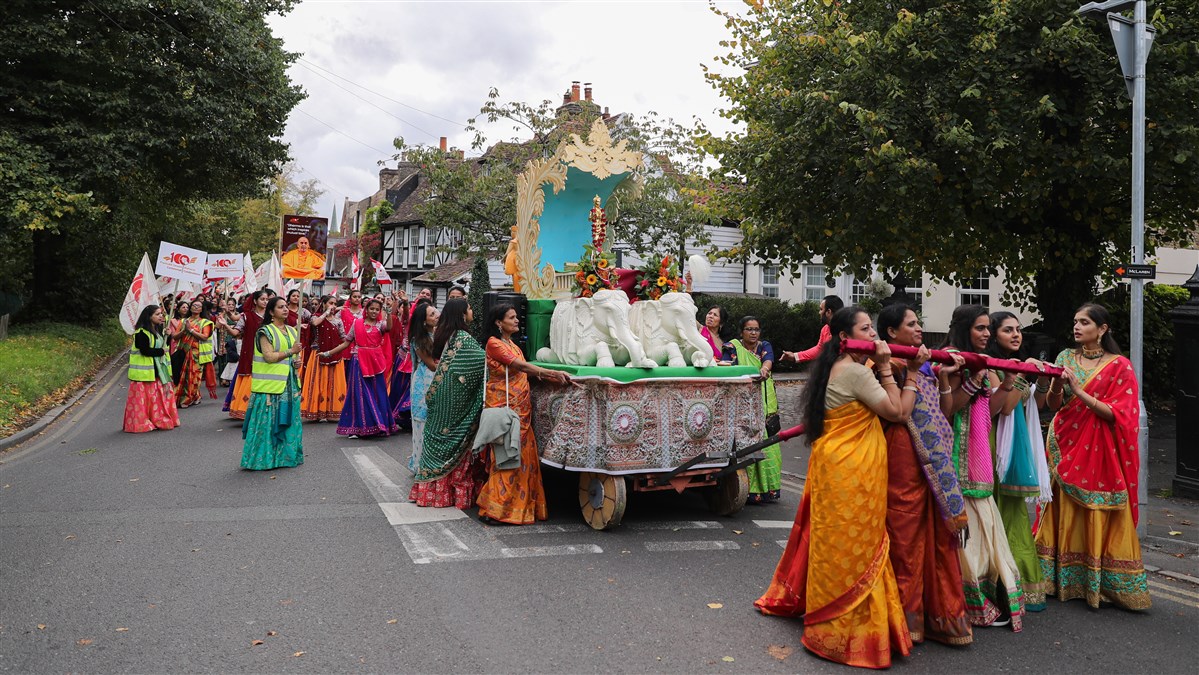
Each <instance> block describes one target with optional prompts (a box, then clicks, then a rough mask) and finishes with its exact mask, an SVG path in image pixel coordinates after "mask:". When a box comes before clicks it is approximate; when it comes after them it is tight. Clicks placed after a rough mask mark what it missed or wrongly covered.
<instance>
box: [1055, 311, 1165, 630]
mask: <svg viewBox="0 0 1199 675" xmlns="http://www.w3.org/2000/svg"><path fill="white" fill-rule="evenodd" d="M1074 341H1075V342H1077V343H1078V345H1079V348H1078V349H1067V350H1064V351H1063V352H1062V353H1061V354H1058V356H1057V361H1056V364H1057V365H1059V366H1062V367H1063V368H1065V369H1066V370H1065V373H1064V374H1063V376H1062V378H1061V379H1059V380H1056V381H1054V383H1053V384H1052V385H1050V387H1049V395H1048V397H1047V400H1046V402H1047V403H1048V405H1049V408H1050V410H1057V411H1058V412H1057V415H1055V416H1054V418H1053V424H1052V425H1051V426H1050V428H1049V442H1048V444H1047V445H1048V448H1047V450H1048V451H1049V466H1050V471H1051V474H1052V477H1053V501H1052V502H1050V503H1049V504H1048V505H1047V506H1046V507H1045V510H1044V511H1042V512H1041V517H1040V519H1039V520H1038V522H1037V533H1036V542H1037V557H1038V558H1040V561H1041V571H1042V572H1043V573H1044V575H1045V585H1046V586H1047V587H1048V590H1047V593H1048V594H1049V595H1056V596H1057V597H1058V599H1059V600H1063V601H1064V600H1073V599H1074V598H1083V599H1085V600H1086V602H1087V604H1088V605H1090V606H1091V607H1098V606H1099V603H1100V601H1104V602H1111V603H1114V604H1116V605H1117V606H1119V607H1123V608H1125V609H1148V608H1149V606H1150V600H1149V585H1148V583H1149V582H1148V580H1147V579H1146V577H1145V566H1144V564H1143V563H1142V562H1141V542H1140V540H1139V539H1138V538H1137V530H1136V526H1137V518H1138V515H1139V514H1138V513H1137V477H1138V471H1139V470H1140V453H1139V449H1138V443H1137V424H1138V418H1139V417H1140V409H1139V406H1138V402H1137V401H1138V394H1137V389H1138V385H1137V380H1136V376H1135V374H1134V372H1133V369H1132V363H1131V362H1130V361H1129V360H1128V359H1126V358H1124V357H1123V356H1121V355H1120V347H1119V345H1117V344H1116V339H1115V338H1114V337H1112V333H1111V329H1110V319H1109V316H1108V312H1107V309H1105V308H1104V307H1102V306H1100V305H1095V304H1087V305H1083V306H1082V307H1079V308H1078V311H1077V312H1076V313H1075V314H1074Z"/></svg>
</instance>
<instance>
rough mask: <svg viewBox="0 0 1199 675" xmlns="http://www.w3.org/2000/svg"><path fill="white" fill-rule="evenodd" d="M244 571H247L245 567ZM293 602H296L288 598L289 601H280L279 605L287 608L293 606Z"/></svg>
mask: <svg viewBox="0 0 1199 675" xmlns="http://www.w3.org/2000/svg"><path fill="white" fill-rule="evenodd" d="M242 569H243V570H244V569H246V568H244V567H243V568H242ZM293 602H295V600H292V599H291V598H288V599H286V600H280V601H279V604H280V605H284V606H286V605H290V604H291V603H293Z"/></svg>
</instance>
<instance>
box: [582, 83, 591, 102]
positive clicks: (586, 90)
mask: <svg viewBox="0 0 1199 675" xmlns="http://www.w3.org/2000/svg"><path fill="white" fill-rule="evenodd" d="M583 99H584V100H586V101H587V102H588V103H590V102H591V83H590V82H584V83H583Z"/></svg>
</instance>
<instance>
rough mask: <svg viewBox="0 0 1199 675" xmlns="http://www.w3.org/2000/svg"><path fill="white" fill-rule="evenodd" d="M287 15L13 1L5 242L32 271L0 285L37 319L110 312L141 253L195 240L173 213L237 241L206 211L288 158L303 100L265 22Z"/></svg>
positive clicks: (232, 7) (205, 6) (0, 226)
mask: <svg viewBox="0 0 1199 675" xmlns="http://www.w3.org/2000/svg"><path fill="white" fill-rule="evenodd" d="M293 4H294V3H293V1H292V0H205V1H203V2H201V1H200V0H166V1H164V2H153V3H148V2H145V1H144V0H104V1H103V2H97V1H90V0H10V1H9V2H7V3H5V9H4V21H3V22H0V42H2V43H3V44H5V45H6V46H5V57H4V59H3V60H2V62H0V100H3V101H5V114H4V115H3V116H2V117H0V138H3V139H4V140H3V141H2V142H3V144H4V145H5V148H4V151H3V152H0V155H2V156H4V158H5V159H4V160H3V163H2V164H0V167H2V168H0V173H2V174H3V176H4V178H0V180H5V181H6V182H15V183H16V184H17V185H16V189H5V190H2V191H0V231H3V232H4V233H5V234H4V235H3V236H4V237H5V242H4V243H9V242H13V243H15V244H16V248H14V249H10V250H7V251H6V252H5V255H11V256H13V257H14V258H15V259H17V260H21V261H25V262H24V263H22V264H21V265H19V267H21V268H22V269H24V270H27V271H18V273H17V274H16V275H15V277H14V278H15V279H16V280H14V279H9V278H7V277H6V281H5V282H4V283H6V284H11V283H16V284H18V286H19V287H20V291H19V292H21V293H22V294H23V295H26V296H29V297H31V302H30V303H29V304H28V306H27V308H28V311H29V314H30V315H31V316H37V315H48V314H53V315H56V316H60V317H61V316H69V317H72V318H73V319H75V320H79V321H89V320H94V319H96V318H99V317H103V316H111V315H112V313H113V312H114V311H115V309H116V306H117V304H118V303H119V302H120V299H121V298H122V297H123V295H124V292H125V285H126V284H127V283H128V280H129V278H130V276H131V274H132V271H133V270H134V269H135V267H136V264H137V259H138V258H139V257H140V256H141V254H142V251H143V250H151V251H152V250H156V247H157V242H158V241H159V240H161V239H163V238H165V237H166V235H167V234H170V235H171V236H172V237H176V238H177V239H176V240H177V241H178V243H181V244H182V243H188V242H187V241H184V240H187V239H188V237H187V236H186V234H187V233H186V232H182V233H181V232H180V231H179V228H178V225H177V224H178V223H179V222H181V221H180V220H178V219H174V217H175V216H178V215H180V214H184V215H185V216H186V217H185V218H183V219H182V222H189V221H190V222H191V223H192V224H193V225H194V227H193V228H192V229H193V230H194V229H196V228H203V227H208V228H210V230H212V231H208V232H206V233H204V234H196V236H195V237H194V239H192V240H199V241H205V242H213V243H220V242H219V241H218V240H219V239H220V238H221V237H224V236H227V235H228V234H229V233H228V232H225V231H221V228H222V227H223V226H221V225H219V224H217V222H216V221H214V220H212V219H211V218H208V217H207V215H205V212H206V210H208V208H209V206H211V205H212V204H213V203H216V202H223V201H227V200H232V201H237V200H241V199H245V198H247V197H252V196H256V195H259V194H261V186H262V181H263V180H264V179H265V178H267V177H269V176H272V175H275V174H276V173H277V172H278V171H279V170H280V168H281V167H282V165H283V162H284V161H285V160H286V159H287V146H286V145H285V144H284V143H283V142H282V141H281V140H280V138H281V136H282V133H283V129H284V126H285V123H286V119H287V115H288V113H289V112H290V111H291V109H292V108H293V107H295V105H296V104H297V103H299V101H300V100H301V99H302V98H303V94H302V93H301V91H300V89H299V88H298V87H295V86H293V85H291V83H290V82H289V80H288V78H287V74H286V70H287V67H288V64H290V63H291V62H292V61H293V60H294V58H295V55H293V54H290V53H288V52H286V51H284V50H283V49H282V42H281V40H279V39H277V38H275V37H274V36H273V35H272V34H271V31H270V28H269V26H268V25H267V23H266V16H267V15H268V14H271V13H276V12H286V11H289V10H290V9H291V7H292V5H293ZM10 148H11V149H12V154H11V155H10V150H9V149H10ZM22 163H23V164H22ZM14 165H16V166H17V170H13V166H14ZM22 166H23V167H24V168H21V167H22ZM205 203H207V204H208V205H209V206H205V207H203V208H200V207H199V206H198V205H200V204H205ZM209 215H210V214H209ZM206 224H207V225H206ZM212 228H215V229H212ZM14 233H15V234H14ZM181 235H183V236H181ZM180 239H184V240H180Z"/></svg>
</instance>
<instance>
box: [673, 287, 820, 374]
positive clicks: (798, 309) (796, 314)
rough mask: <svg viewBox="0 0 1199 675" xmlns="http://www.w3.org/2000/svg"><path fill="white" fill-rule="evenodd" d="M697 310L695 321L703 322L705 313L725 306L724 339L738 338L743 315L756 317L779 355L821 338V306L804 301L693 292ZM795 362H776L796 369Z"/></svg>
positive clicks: (763, 336)
mask: <svg viewBox="0 0 1199 675" xmlns="http://www.w3.org/2000/svg"><path fill="white" fill-rule="evenodd" d="M692 296H693V297H694V298H695V307H696V309H697V310H698V312H697V314H696V320H697V321H699V322H700V323H703V322H704V316H705V315H707V313H708V310H709V309H712V307H713V306H715V305H720V306H721V307H724V309H725V311H727V312H728V313H729V325H728V326H726V327H725V333H724V335H722V336H721V337H722V339H724V340H726V341H727V340H731V339H733V338H735V337H737V334H738V330H737V327H738V326H739V325H740V322H741V317H744V316H755V317H757V318H758V321H759V322H760V323H761V325H762V339H763V340H765V341H767V342H769V343H770V345H771V346H772V347H774V353H775V355H776V356H778V355H779V354H781V353H782V351H783V350H787V351H789V352H793V351H799V350H801V349H807V348H808V347H811V346H812V345H814V344H816V341H817V340H818V339H819V338H820V305H819V303H815V302H802V303H800V304H798V305H791V304H790V303H788V302H786V301H784V300H777V299H775V298H759V297H753V296H747V295H719V294H709V293H692ZM795 368H796V367H795V364H794V363H792V362H790V361H788V362H786V363H784V364H776V369H782V370H794V369H795Z"/></svg>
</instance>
